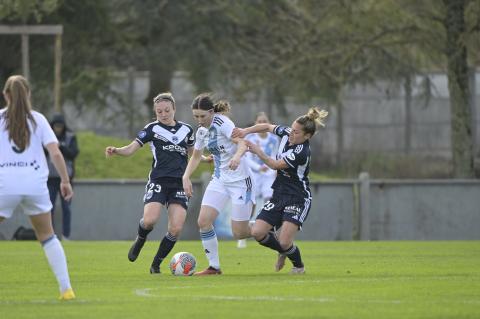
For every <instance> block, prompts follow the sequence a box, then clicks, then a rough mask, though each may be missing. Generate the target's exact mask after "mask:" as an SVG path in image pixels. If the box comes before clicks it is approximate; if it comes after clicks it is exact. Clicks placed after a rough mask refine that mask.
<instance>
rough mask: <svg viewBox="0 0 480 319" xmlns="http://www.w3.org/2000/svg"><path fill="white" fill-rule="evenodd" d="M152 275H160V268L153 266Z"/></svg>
mask: <svg viewBox="0 0 480 319" xmlns="http://www.w3.org/2000/svg"><path fill="white" fill-rule="evenodd" d="M150 273H151V274H152V275H154V274H160V267H155V266H151V267H150Z"/></svg>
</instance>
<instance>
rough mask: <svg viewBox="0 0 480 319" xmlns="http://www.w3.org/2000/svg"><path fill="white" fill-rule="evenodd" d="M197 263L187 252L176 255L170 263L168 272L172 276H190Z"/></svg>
mask: <svg viewBox="0 0 480 319" xmlns="http://www.w3.org/2000/svg"><path fill="white" fill-rule="evenodd" d="M196 265H197V261H196V260H195V257H193V255H192V254H190V253H187V252H184V251H182V252H179V253H176V254H175V255H174V256H173V257H172V260H171V261H170V271H171V272H172V275H174V276H191V275H193V272H194V271H195V266H196Z"/></svg>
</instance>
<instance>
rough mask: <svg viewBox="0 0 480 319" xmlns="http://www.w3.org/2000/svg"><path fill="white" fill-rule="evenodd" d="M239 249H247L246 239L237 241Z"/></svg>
mask: <svg viewBox="0 0 480 319" xmlns="http://www.w3.org/2000/svg"><path fill="white" fill-rule="evenodd" d="M237 248H247V240H246V239H239V240H238V241H237Z"/></svg>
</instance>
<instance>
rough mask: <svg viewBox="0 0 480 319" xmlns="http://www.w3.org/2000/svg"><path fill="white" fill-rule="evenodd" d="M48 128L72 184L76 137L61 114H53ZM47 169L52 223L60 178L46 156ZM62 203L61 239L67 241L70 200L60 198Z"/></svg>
mask: <svg viewBox="0 0 480 319" xmlns="http://www.w3.org/2000/svg"><path fill="white" fill-rule="evenodd" d="M50 126H51V127H52V129H53V131H54V132H55V136H56V137H57V139H58V145H59V147H60V151H61V152H62V155H63V157H64V158H65V164H66V165H67V172H68V176H69V177H70V183H72V184H73V177H74V176H75V158H76V157H77V155H78V153H79V150H78V145H77V137H76V136H75V134H74V133H73V132H72V131H70V130H69V129H68V127H67V124H66V122H65V117H64V116H63V115H62V114H58V113H57V114H54V115H53V117H52V120H51V121H50ZM47 160H48V169H49V171H50V173H49V174H48V181H47V186H48V191H49V193H50V200H51V202H52V205H53V208H52V221H53V219H54V218H53V216H54V212H55V202H56V199H57V195H58V194H59V192H60V176H59V174H58V172H57V170H56V169H55V166H54V165H53V162H52V160H51V158H50V156H47ZM60 201H61V203H62V238H63V239H65V240H68V239H69V238H70V230H71V221H72V211H71V209H70V203H71V201H70V200H65V199H64V198H63V197H61V196H60Z"/></svg>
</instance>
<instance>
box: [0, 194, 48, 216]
mask: <svg viewBox="0 0 480 319" xmlns="http://www.w3.org/2000/svg"><path fill="white" fill-rule="evenodd" d="M18 206H20V208H22V209H23V212H24V214H25V215H29V216H32V215H38V214H42V213H47V212H51V211H52V202H51V201H50V196H49V195H48V193H47V194H45V195H0V216H2V217H5V218H10V217H12V215H13V211H14V210H15V208H17V207H18Z"/></svg>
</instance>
